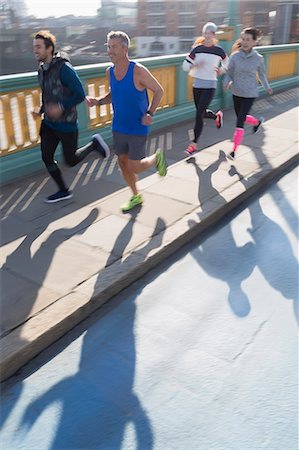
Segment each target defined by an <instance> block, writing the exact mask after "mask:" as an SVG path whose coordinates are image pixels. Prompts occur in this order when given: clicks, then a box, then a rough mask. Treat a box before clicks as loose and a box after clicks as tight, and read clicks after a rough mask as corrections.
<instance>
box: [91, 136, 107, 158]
mask: <svg viewBox="0 0 299 450" xmlns="http://www.w3.org/2000/svg"><path fill="white" fill-rule="evenodd" d="M91 140H92V142H93V143H94V144H95V150H96V151H97V152H98V153H100V155H101V156H102V157H103V158H104V159H106V158H109V156H110V149H109V146H108V144H106V142H105V141H104V139H103V138H102V136H101V135H100V134H94V135H93V136H92V138H91Z"/></svg>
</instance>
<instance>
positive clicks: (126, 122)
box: [110, 61, 149, 135]
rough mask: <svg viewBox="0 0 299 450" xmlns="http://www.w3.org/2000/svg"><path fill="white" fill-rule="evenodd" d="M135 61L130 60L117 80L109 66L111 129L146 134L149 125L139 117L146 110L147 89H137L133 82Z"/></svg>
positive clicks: (126, 132)
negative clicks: (111, 107) (143, 122)
mask: <svg viewBox="0 0 299 450" xmlns="http://www.w3.org/2000/svg"><path fill="white" fill-rule="evenodd" d="M134 67H135V62H133V61H130V63H129V67H128V70H127V73H126V75H125V76H124V77H123V78H122V79H121V80H119V81H118V80H117V79H116V78H115V76H114V66H112V67H110V88H111V96H112V106H113V120H112V131H118V132H119V133H124V134H141V135H146V134H148V132H149V127H148V126H146V125H142V123H141V119H142V117H143V116H144V114H145V113H146V111H147V110H148V105H149V102H148V95H147V90H146V89H144V90H143V91H139V90H138V89H136V87H135V84H134Z"/></svg>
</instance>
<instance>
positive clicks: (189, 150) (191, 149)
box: [185, 142, 197, 155]
mask: <svg viewBox="0 0 299 450" xmlns="http://www.w3.org/2000/svg"><path fill="white" fill-rule="evenodd" d="M195 152H197V147H196V145H195V144H193V143H192V142H191V144H189V145H188V147H187V148H186V150H185V153H187V155H193V153H195Z"/></svg>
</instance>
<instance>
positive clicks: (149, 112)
mask: <svg viewBox="0 0 299 450" xmlns="http://www.w3.org/2000/svg"><path fill="white" fill-rule="evenodd" d="M146 114H148V115H149V116H152V117H153V115H154V113H152V112H151V111H147V112H146Z"/></svg>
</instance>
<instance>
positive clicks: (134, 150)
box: [112, 131, 147, 161]
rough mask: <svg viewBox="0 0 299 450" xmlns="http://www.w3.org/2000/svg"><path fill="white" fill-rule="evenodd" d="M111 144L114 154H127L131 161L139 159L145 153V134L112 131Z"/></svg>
mask: <svg viewBox="0 0 299 450" xmlns="http://www.w3.org/2000/svg"><path fill="white" fill-rule="evenodd" d="M112 134H113V146H114V153H115V154H116V155H125V154H127V155H128V158H129V159H131V160H133V161H140V160H141V159H142V158H144V157H145V155H146V142H147V135H139V134H123V133H119V132H118V131H113V133H112Z"/></svg>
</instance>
